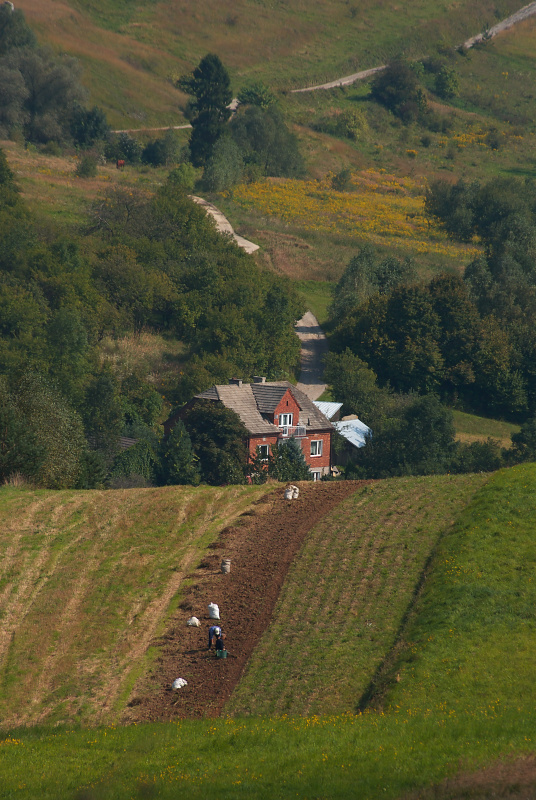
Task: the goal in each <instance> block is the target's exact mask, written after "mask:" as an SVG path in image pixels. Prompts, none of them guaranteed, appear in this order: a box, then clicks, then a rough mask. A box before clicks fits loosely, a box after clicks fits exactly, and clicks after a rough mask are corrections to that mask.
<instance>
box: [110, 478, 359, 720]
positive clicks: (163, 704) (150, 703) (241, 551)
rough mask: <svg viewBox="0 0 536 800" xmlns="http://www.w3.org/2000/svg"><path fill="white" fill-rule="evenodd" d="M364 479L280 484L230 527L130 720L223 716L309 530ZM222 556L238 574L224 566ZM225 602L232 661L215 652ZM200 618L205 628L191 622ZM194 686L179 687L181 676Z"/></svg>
mask: <svg viewBox="0 0 536 800" xmlns="http://www.w3.org/2000/svg"><path fill="white" fill-rule="evenodd" d="M362 485H363V484H362V482H354V481H345V482H341V483H335V484H334V483H305V484H301V485H300V497H299V499H298V500H295V501H290V502H289V501H285V500H284V497H283V490H282V489H281V488H279V489H277V490H276V491H275V492H273V493H272V494H269V495H265V496H264V497H263V498H261V500H259V501H258V502H257V504H256V507H255V512H254V514H253V516H252V515H251V512H249V513H246V514H245V515H243V516H242V519H241V523H242V524H240V525H239V526H234V527H230V528H227V529H225V530H224V531H222V533H221V535H220V539H219V541H218V542H217V543H216V544H215V546H214V548H213V555H211V556H209V557H208V558H206V559H204V561H203V562H202V563H201V565H200V567H199V568H198V569H197V570H196V573H195V584H194V585H193V586H192V587H191V592H190V594H189V595H188V601H187V602H185V603H183V604H181V605H182V606H183V607H182V608H179V609H178V611H177V613H176V614H175V615H174V618H173V619H172V621H171V624H170V627H169V629H168V631H167V632H166V634H165V635H164V636H163V637H162V638H161V639H160V640H159V641H157V642H155V643H154V644H160V645H161V647H162V649H161V655H160V656H159V658H158V664H157V669H156V670H155V672H154V674H153V675H152V676H148V677H145V678H144V679H142V680H141V681H140V682H139V684H138V685H137V686H136V687H135V690H134V692H133V693H132V696H131V699H130V703H129V706H130V707H129V708H128V709H127V711H126V713H125V715H124V718H123V721H124V722H141V721H149V720H171V719H177V718H189V717H204V716H206V717H216V716H218V715H219V714H220V712H221V710H222V708H223V705H224V704H225V702H226V701H227V699H228V698H229V696H230V694H231V692H232V691H233V689H234V687H235V686H236V684H237V683H238V681H239V680H240V676H241V674H242V671H243V669H244V667H245V665H246V664H247V662H248V659H249V658H250V656H251V653H252V652H253V650H254V648H255V646H256V644H257V642H258V641H259V639H260V637H261V636H262V634H263V633H264V630H265V629H266V627H267V626H268V624H269V622H270V619H271V615H272V611H273V609H274V606H275V603H276V601H277V599H278V596H279V592H280V589H281V586H282V584H283V581H284V579H285V576H286V574H287V572H288V569H289V567H290V565H291V563H292V561H293V559H294V557H295V555H296V553H297V552H298V550H299V549H300V547H301V545H302V543H303V541H304V539H305V537H306V536H307V533H308V532H309V530H311V528H312V527H314V525H315V524H316V523H317V522H318V521H319V520H320V519H321V518H322V517H323V516H324V515H325V514H327V513H329V511H331V510H332V509H333V508H334V507H335V506H337V505H338V504H339V503H340V502H342V501H343V500H344V499H345V498H346V497H348V496H349V495H350V494H353V493H354V492H356V491H357V489H358V488H359V487H360V486H362ZM222 556H225V557H226V558H230V559H231V572H230V573H229V574H227V575H224V574H222V573H221V572H220V570H219V569H218V567H219V564H220V561H221V558H222ZM210 602H214V603H217V604H218V606H219V608H220V614H221V625H222V628H223V630H224V632H225V633H226V635H227V640H226V644H227V648H228V653H229V656H228V658H227V659H216V658H215V656H214V654H213V653H209V652H208V651H207V642H208V628H209V627H210V624H211V622H210V620H209V618H208V610H207V607H208V604H209V603H210ZM191 615H195V616H197V617H198V618H199V619H200V620H201V622H202V625H201V627H200V628H189V627H187V626H186V621H187V619H188V618H189V617H190V616H191ZM178 677H181V678H185V679H186V680H187V682H188V684H187V686H186V687H184V688H183V689H180V690H179V691H177V692H173V691H172V689H171V684H172V682H173V680H174V679H175V678H178Z"/></svg>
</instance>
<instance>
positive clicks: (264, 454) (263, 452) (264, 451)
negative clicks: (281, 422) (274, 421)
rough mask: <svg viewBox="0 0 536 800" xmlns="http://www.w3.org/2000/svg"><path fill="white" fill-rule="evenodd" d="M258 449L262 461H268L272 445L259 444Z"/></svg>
mask: <svg viewBox="0 0 536 800" xmlns="http://www.w3.org/2000/svg"><path fill="white" fill-rule="evenodd" d="M258 451H259V458H260V459H261V461H268V456H269V454H270V445H269V444H259V445H258Z"/></svg>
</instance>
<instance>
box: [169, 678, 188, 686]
mask: <svg viewBox="0 0 536 800" xmlns="http://www.w3.org/2000/svg"><path fill="white" fill-rule="evenodd" d="M183 686H188V681H185V680H184V678H175V680H174V681H173V683H172V684H171V688H172V689H182V687H183Z"/></svg>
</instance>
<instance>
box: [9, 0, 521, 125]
mask: <svg viewBox="0 0 536 800" xmlns="http://www.w3.org/2000/svg"><path fill="white" fill-rule="evenodd" d="M17 7H18V8H21V9H22V10H23V11H24V12H25V14H26V18H27V20H28V22H29V24H30V25H31V26H32V27H33V28H34V29H35V30H36V31H37V33H38V36H39V38H40V40H41V41H42V42H48V43H49V44H50V45H51V46H52V47H53V48H54V49H56V50H58V51H62V52H67V53H70V54H72V55H75V56H77V57H78V58H79V59H80V61H81V62H82V64H83V65H84V67H85V70H86V74H85V82H86V84H87V86H88V87H89V88H90V90H91V102H92V103H97V104H98V105H100V106H102V107H103V108H104V109H105V110H106V112H107V113H108V115H109V118H110V121H111V122H112V124H113V125H114V126H115V127H120V126H123V127H127V124H126V123H131V126H132V127H133V126H134V124H135V123H137V124H138V125H139V127H141V126H142V125H143V124H151V123H158V122H160V123H162V124H174V123H175V124H176V123H177V119H179V117H180V115H179V112H178V106H179V103H180V102H181V101H184V96H182V95H181V94H180V93H179V92H177V90H176V89H175V88H174V85H173V82H174V81H175V80H176V78H177V77H178V76H179V75H181V74H182V73H184V72H186V71H189V70H191V69H192V68H193V66H194V65H195V64H196V63H197V62H198V61H199V59H200V57H202V56H203V55H204V54H205V53H207V52H216V53H218V55H219V56H220V57H221V58H222V60H223V61H224V63H225V64H226V65H228V67H229V69H230V70H231V72H232V75H233V79H234V83H235V89H236V88H237V87H239V86H240V85H241V84H243V83H244V81H246V80H247V79H252V78H255V79H259V78H260V79H262V80H264V81H265V82H267V83H268V84H271V85H273V86H275V87H277V88H296V87H300V86H305V85H310V84H311V83H318V82H321V81H324V80H333V79H335V78H337V77H340V76H341V75H344V74H348V73H349V72H353V71H356V70H358V69H365V68H368V67H374V66H377V65H378V64H382V63H385V61H386V60H387V59H389V58H391V57H393V56H394V55H396V54H398V53H400V52H405V53H407V54H415V55H423V54H424V53H423V47H424V48H426V49H427V50H428V49H430V48H431V49H433V48H434V47H435V45H436V44H438V43H443V44H445V43H447V44H451V45H456V44H460V43H461V42H463V41H464V40H465V39H467V38H468V37H469V36H473V35H475V34H476V33H479V32H480V31H482V30H485V29H486V28H489V27H491V26H492V25H493V24H494V23H496V22H497V21H498V17H500V18H503V17H505V16H507V15H509V14H510V13H512V12H513V11H516V10H517V9H518V8H519V7H520V4H519V3H517V2H515V0H505V2H504V3H503V4H502V5H501V9H500V12H498V11H497V10H496V8H495V6H494V5H493V4H490V3H489V2H487V0H474V1H473V2H469V0H463V2H461V3H458V4H455V5H449V6H444V7H438V6H437V4H434V3H431V2H429V1H428V0H426V1H425V0H420V1H419V2H418V1H417V0H410V2H408V3H406V4H405V5H404V7H403V9H402V7H398V6H390V7H385V6H384V5H383V4H378V3H377V2H375V1H374V0H361V2H359V3H357V2H356V3H351V2H344V3H342V2H338V1H337V0H324V1H323V2H319V3H307V2H305V0H290V2H288V3H280V4H277V5H275V6H274V5H273V4H267V3H264V2H260V3H259V2H256V1H255V0H237V1H236V2H234V3H232V4H229V3H222V2H217V1H216V0H200V2H196V3H186V2H182V1H181V0H167V1H166V0H164V1H163V2H158V1H157V2H147V3H141V2H126V3H125V2H119V0H94V2H88V0H71V2H55V1H54V0H20V1H19V2H18V3H17Z"/></svg>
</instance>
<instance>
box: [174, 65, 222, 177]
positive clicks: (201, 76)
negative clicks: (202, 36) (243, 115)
mask: <svg viewBox="0 0 536 800" xmlns="http://www.w3.org/2000/svg"><path fill="white" fill-rule="evenodd" d="M177 85H178V87H179V89H182V91H183V92H186V94H189V95H191V96H192V97H193V98H194V99H193V100H191V101H190V103H189V106H188V113H189V116H190V118H191V122H192V128H193V130H192V134H191V136H190V153H191V157H192V163H193V164H194V165H195V166H197V167H200V166H203V165H204V164H205V163H206V162H207V160H208V159H209V158H210V156H211V155H212V150H213V148H214V145H215V144H216V142H217V141H218V139H219V138H220V136H221V135H222V134H223V132H224V130H225V124H226V122H227V121H228V120H229V117H230V116H231V111H230V110H229V108H228V106H229V103H230V102H231V100H232V98H233V95H232V92H231V79H230V77H229V73H228V72H227V70H226V69H225V67H224V66H223V64H222V62H221V60H220V59H219V57H218V56H217V55H214V54H213V53H209V54H208V55H206V56H205V57H204V58H202V59H201V61H200V62H199V64H198V65H197V67H196V68H195V69H194V71H193V72H192V73H191V74H190V75H184V76H183V77H182V78H180V79H179V81H178V84H177Z"/></svg>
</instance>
